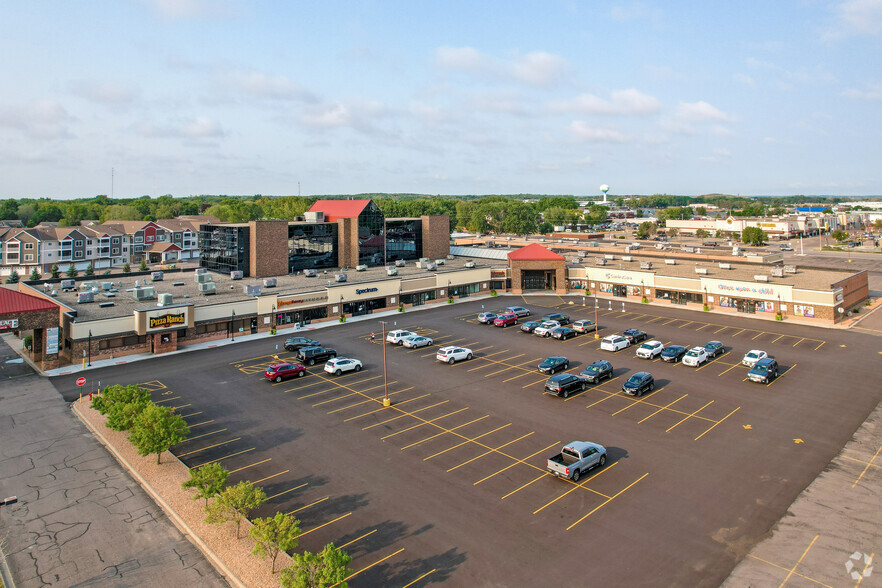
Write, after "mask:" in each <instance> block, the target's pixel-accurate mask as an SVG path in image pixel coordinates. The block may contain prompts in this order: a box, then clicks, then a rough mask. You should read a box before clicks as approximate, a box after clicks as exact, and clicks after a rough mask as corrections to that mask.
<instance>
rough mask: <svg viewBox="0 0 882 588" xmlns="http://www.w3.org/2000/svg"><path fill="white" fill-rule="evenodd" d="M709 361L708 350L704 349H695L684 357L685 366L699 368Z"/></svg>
mask: <svg viewBox="0 0 882 588" xmlns="http://www.w3.org/2000/svg"><path fill="white" fill-rule="evenodd" d="M707 360H708V355H707V349H705V348H704V347H693V348H692V349H690V350H689V351H687V352H686V355H684V356H683V365H688V366H692V367H698V366H700V365H701V364H703V363H704V362H706V361H707Z"/></svg>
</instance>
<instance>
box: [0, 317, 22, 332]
mask: <svg viewBox="0 0 882 588" xmlns="http://www.w3.org/2000/svg"><path fill="white" fill-rule="evenodd" d="M17 328H18V319H6V320H5V321H0V331H8V330H9V329H17Z"/></svg>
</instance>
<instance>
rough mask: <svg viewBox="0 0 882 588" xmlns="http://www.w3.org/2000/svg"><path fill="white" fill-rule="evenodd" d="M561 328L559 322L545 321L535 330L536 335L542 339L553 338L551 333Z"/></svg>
mask: <svg viewBox="0 0 882 588" xmlns="http://www.w3.org/2000/svg"><path fill="white" fill-rule="evenodd" d="M559 326H560V323H559V322H557V321H545V322H544V323H542V324H541V325H539V326H538V327H536V328H535V329H533V334H534V335H539V336H540V337H551V331H553V330H555V329H556V328H558V327H559Z"/></svg>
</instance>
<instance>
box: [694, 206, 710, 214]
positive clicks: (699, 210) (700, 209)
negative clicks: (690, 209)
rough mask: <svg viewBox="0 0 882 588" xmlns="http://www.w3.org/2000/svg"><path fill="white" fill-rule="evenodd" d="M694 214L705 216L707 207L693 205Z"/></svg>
mask: <svg viewBox="0 0 882 588" xmlns="http://www.w3.org/2000/svg"><path fill="white" fill-rule="evenodd" d="M695 214H697V215H698V216H707V207H705V206H696V207H695Z"/></svg>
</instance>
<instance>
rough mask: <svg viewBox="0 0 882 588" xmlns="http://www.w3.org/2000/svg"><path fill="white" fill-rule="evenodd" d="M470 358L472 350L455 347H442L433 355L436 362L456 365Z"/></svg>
mask: <svg viewBox="0 0 882 588" xmlns="http://www.w3.org/2000/svg"><path fill="white" fill-rule="evenodd" d="M471 358H472V350H471V349H469V348H467V347H456V346H455V345H451V346H449V347H442V348H441V349H439V350H438V353H437V354H436V355H435V359H437V360H438V361H443V362H445V363H451V364H452V363H456V362H458V361H462V360H464V359H471Z"/></svg>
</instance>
